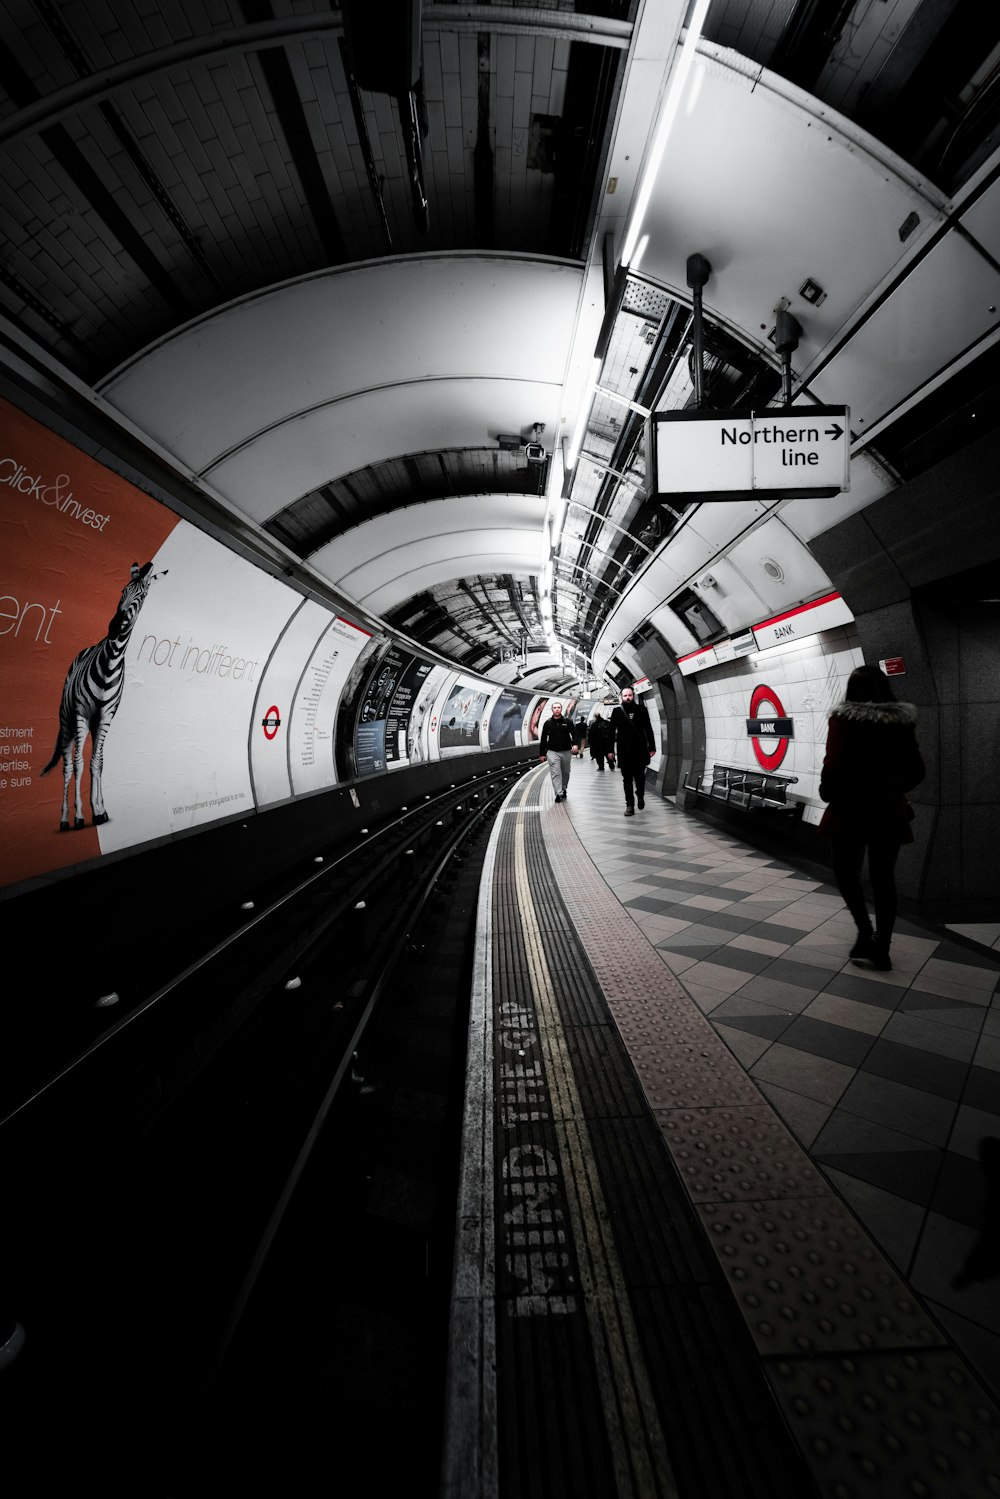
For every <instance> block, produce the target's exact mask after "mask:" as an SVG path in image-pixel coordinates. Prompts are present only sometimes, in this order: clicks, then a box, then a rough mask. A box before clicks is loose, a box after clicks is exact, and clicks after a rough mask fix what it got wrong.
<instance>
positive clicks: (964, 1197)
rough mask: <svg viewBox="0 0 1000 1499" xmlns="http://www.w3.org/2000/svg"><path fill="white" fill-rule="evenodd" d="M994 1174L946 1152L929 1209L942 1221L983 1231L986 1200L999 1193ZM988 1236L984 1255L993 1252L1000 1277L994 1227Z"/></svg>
mask: <svg viewBox="0 0 1000 1499" xmlns="http://www.w3.org/2000/svg"><path fill="white" fill-rule="evenodd" d="M995 1175H996V1173H995V1172H994V1171H992V1169H991V1171H990V1173H989V1174H987V1172H986V1171H985V1170H984V1169H983V1165H982V1163H981V1162H980V1161H973V1160H970V1159H969V1157H968V1156H965V1155H955V1154H953V1153H952V1152H951V1151H947V1152H946V1153H945V1157H944V1160H943V1162H942V1165H941V1173H940V1175H939V1177H938V1180H937V1185H936V1187H935V1189H934V1197H933V1200H932V1202H931V1207H932V1209H933V1210H934V1212H935V1213H941V1214H942V1215H943V1216H944V1217H945V1218H953V1219H954V1220H955V1222H956V1223H965V1224H967V1226H968V1227H969V1228H974V1229H976V1231H977V1232H979V1233H982V1232H983V1230H984V1229H987V1230H988V1227H989V1220H988V1217H987V1213H988V1204H989V1200H990V1198H991V1196H993V1195H994V1194H995V1193H997V1192H1000V1181H996V1180H994V1178H995ZM990 1237H991V1239H992V1244H991V1245H990V1246H988V1247H987V1250H986V1253H987V1254H989V1253H990V1252H992V1254H993V1256H994V1258H995V1263H996V1270H997V1274H998V1276H1000V1239H998V1238H997V1237H996V1229H995V1226H994V1229H993V1234H992V1235H991V1236H990Z"/></svg>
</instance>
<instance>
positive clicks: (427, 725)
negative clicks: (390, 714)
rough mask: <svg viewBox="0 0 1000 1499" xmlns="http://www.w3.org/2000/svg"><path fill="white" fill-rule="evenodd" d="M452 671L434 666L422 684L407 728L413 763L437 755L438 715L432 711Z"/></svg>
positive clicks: (421, 761)
mask: <svg viewBox="0 0 1000 1499" xmlns="http://www.w3.org/2000/svg"><path fill="white" fill-rule="evenodd" d="M450 675H451V673H450V672H449V671H448V668H447V667H445V666H432V667H431V669H430V671H429V672H428V673H427V675H426V677H424V679H423V681H422V683H421V684H420V690H419V692H418V694H417V698H416V701H415V703H414V705H413V711H412V713H411V714H410V722H409V724H408V726H407V730H406V751H407V754H408V755H409V758H410V764H411V765H419V764H421V763H423V762H426V761H428V760H431V759H434V758H436V756H437V723H438V721H437V715H436V714H435V713H434V712H433V711H432V710H433V707H434V704H435V702H436V701H437V698H438V695H439V694H440V693H441V691H442V690H443V688H444V684H445V682H446V681H447V680H448V677H449V676H450Z"/></svg>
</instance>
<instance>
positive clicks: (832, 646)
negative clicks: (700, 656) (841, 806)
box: [696, 626, 864, 823]
mask: <svg viewBox="0 0 1000 1499" xmlns="http://www.w3.org/2000/svg"><path fill="white" fill-rule="evenodd" d="M863 662H864V657H863V655H862V652H861V647H860V645H859V644H858V640H857V636H856V634H855V633H854V630H853V627H851V626H842V627H841V628H839V629H835V630H826V631H824V632H823V633H822V634H821V635H813V636H810V637H809V638H808V639H807V640H804V641H802V642H801V644H799V643H796V644H793V645H785V646H778V647H776V648H775V649H774V650H770V651H764V652H761V653H760V654H759V655H757V656H745V657H743V658H742V659H741V660H738V661H731V662H728V663H727V664H726V665H725V666H716V667H712V668H711V670H709V671H706V672H704V673H701V674H699V676H698V677H697V679H696V680H697V685H698V691H699V693H700V695H701V704H702V709H703V712H704V715H705V768H706V770H710V768H711V766H712V765H714V764H715V763H716V762H718V763H720V764H723V765H736V766H740V767H745V768H746V769H748V770H759V769H760V765H759V763H758V761H757V759H756V757H755V755H754V751H753V742H752V740H751V739H750V738H749V736H748V735H747V731H746V720H747V718H748V717H749V716H750V699H751V696H752V695H753V691H754V688H755V687H757V686H759V685H760V684H761V683H764V684H766V686H768V687H770V688H771V689H772V690H773V691H774V692H775V693H776V695H777V697H778V699H779V701H780V703H781V706H782V707H783V708H784V710H785V714H786V716H787V717H789V718H791V719H792V720H793V721H794V730H795V734H794V738H793V739H792V740H791V741H790V742H789V745H788V749H787V751H786V754H785V758H784V760H783V761H782V763H781V764H780V765H779V766H778V767H777V770H778V773H779V774H780V775H792V776H797V777H798V784H797V785H796V786H794V787H793V788H792V794H793V795H794V796H795V797H796V798H799V797H801V798H804V799H805V800H806V803H807V805H806V808H805V811H804V813H803V820H804V821H806V822H813V823H816V822H819V820H820V817H821V816H822V815H823V807H824V805H825V804H824V803H823V802H821V801H820V799H819V789H818V788H819V773H820V769H821V767H822V764H823V752H824V748H825V746H826V727H827V716H828V714H829V712H830V709H831V708H832V707H833V706H834V704H835V703H838V702H840V700H841V698H842V697H843V695H844V687H845V686H846V683H847V678H848V677H849V676H850V674H851V672H852V671H853V670H854V668H855V667H856V666H861V665H862V664H863ZM772 711H773V710H772V709H771V708H770V707H766V708H763V709H762V710H761V713H762V715H763V714H770V713H771V712H772ZM764 747H765V748H769V747H770V746H767V745H766V744H765V746H764Z"/></svg>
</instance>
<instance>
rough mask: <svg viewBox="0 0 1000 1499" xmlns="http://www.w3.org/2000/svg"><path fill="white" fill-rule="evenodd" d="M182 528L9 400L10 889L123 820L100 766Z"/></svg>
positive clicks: (4, 520) (5, 597) (1, 541)
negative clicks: (136, 635)
mask: <svg viewBox="0 0 1000 1499" xmlns="http://www.w3.org/2000/svg"><path fill="white" fill-rule="evenodd" d="M178 523H179V522H178V517H177V516H176V515H173V514H172V513H171V512H170V511H169V510H167V509H166V508H165V507H164V506H162V505H160V504H158V503H157V502H156V501H155V500H152V499H150V498H149V496H148V495H145V494H143V493H142V491H141V490H139V489H137V488H136V487H135V486H134V485H132V484H130V483H128V481H127V480H125V479H123V478H121V476H120V475H118V474H115V473H113V472H112V471H111V470H110V469H108V468H106V467H105V466H104V465H103V464H100V463H98V462H97V461H96V460H95V459H93V458H91V457H89V456H88V455H87V454H85V453H82V452H81V451H80V450H79V449H77V448H75V447H74V446H73V445H72V444H71V443H69V442H66V441H65V440H64V439H63V438H61V437H59V436H57V435H56V434H55V433H53V432H50V431H49V430H48V429H47V428H45V427H43V426H41V425H40V424H39V423H38V422H35V421H34V420H32V418H30V417H29V416H27V415H26V414H25V413H24V412H21V411H19V410H18V409H17V408H16V407H14V406H12V405H10V404H9V403H8V402H6V401H2V400H0V702H2V704H3V707H2V709H0V720H2V721H0V878H2V882H3V883H4V884H11V883H14V882H16V881H19V880H24V879H29V878H31V877H32V876H35V875H39V874H44V873H46V872H48V871H51V870H55V869H60V868H64V867H66V866H67V865H71V864H78V863H81V862H84V861H86V860H88V859H91V858H95V857H96V856H97V855H98V854H99V853H100V852H101V846H102V845H101V830H102V827H103V826H104V825H105V822H106V821H108V820H109V819H110V817H111V816H113V815H114V811H113V800H112V797H113V793H112V790H111V787H110V783H109V782H108V778H107V776H106V775H105V776H104V777H103V778H102V775H101V766H102V761H103V760H104V759H105V758H106V753H107V750H108V747H109V745H110V744H111V742H112V740H113V736H114V732H115V718H116V716H117V713H118V712H119V711H120V708H121V703H122V701H123V699H124V696H125V693H126V692H127V673H126V661H127V657H128V649H129V645H130V642H131V637H132V633H133V632H134V629H135V626H136V622H137V620H138V619H139V618H140V617H141V609H142V607H143V604H144V602H145V600H146V598H147V597H148V594H149V592H150V591H151V589H152V588H153V587H156V586H159V582H157V583H154V582H153V579H154V577H155V575H156V573H157V571H158V568H157V563H156V557H157V554H158V552H159V551H160V548H161V547H162V546H163V543H164V542H165V541H166V539H167V537H168V536H169V535H170V533H171V531H172V530H173V529H174V528H175V527H176V526H177V525H178ZM133 568H134V569H135V572H133ZM95 735H96V738H95ZM95 744H96V745H97V748H98V761H97V771H96V774H97V781H96V784H95V780H94V776H95V767H94V761H93V754H94V746H95ZM67 763H68V774H67ZM47 766H51V771H50V773H48V774H43V772H44V771H45V770H46V767H47ZM102 779H103V780H104V782H105V784H104V785H103V786H102V784H101V782H102ZM95 793H96V795H95ZM109 807H111V809H112V810H111V811H108V808H109Z"/></svg>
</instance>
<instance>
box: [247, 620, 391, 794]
mask: <svg viewBox="0 0 1000 1499" xmlns="http://www.w3.org/2000/svg"><path fill="white" fill-rule="evenodd" d="M316 607H318V606H316ZM326 618H327V626H326V629H325V630H324V631H323V633H322V635H321V636H320V638H319V640H318V641H317V642H316V644H315V646H314V648H313V650H312V651H311V653H310V654H309V657H308V661H307V664H306V667H305V669H304V671H302V672H301V675H300V678H299V681H298V683H297V684H296V687H295V691H294V694H293V696H292V699H291V712H290V719H289V727H288V766H289V776H290V779H291V783H292V792H293V794H295V795H298V793H299V792H303V791H322V790H324V789H325V788H326V787H327V786H332V785H334V784H335V783H336V780H337V772H336V763H335V754H334V751H335V740H334V731H335V728H336V720H337V707H338V705H339V703H340V699H341V695H342V694H343V691H344V687H345V685H346V683H347V678H348V675H349V673H350V670H351V667H352V666H353V665H354V663H355V661H356V660H357V659H358V656H359V655H360V654H361V652H362V650H363V649H364V647H365V646H366V645H367V644H368V641H369V640H370V639H371V635H370V634H369V632H368V631H367V630H364V629H362V628H361V626H360V625H355V624H351V622H350V621H349V620H346V619H341V618H339V617H338V616H331V615H329V614H327V616H326ZM278 716H280V712H279V715H278ZM273 718H274V715H272V723H271V729H270V732H271V733H273V732H274V727H273ZM256 732H257V726H255V733H256ZM267 732H268V730H267V729H265V728H264V722H263V717H262V718H261V723H260V733H261V734H264V735H266V734H267ZM279 732H280V730H279Z"/></svg>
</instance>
